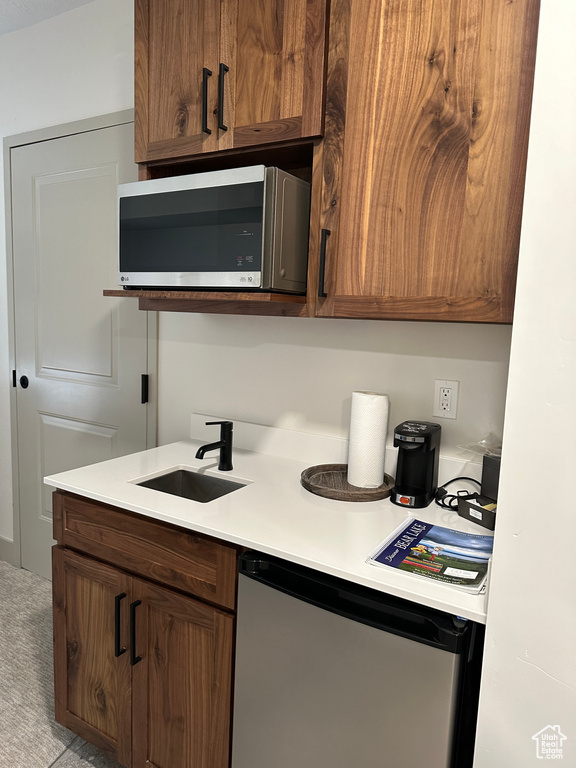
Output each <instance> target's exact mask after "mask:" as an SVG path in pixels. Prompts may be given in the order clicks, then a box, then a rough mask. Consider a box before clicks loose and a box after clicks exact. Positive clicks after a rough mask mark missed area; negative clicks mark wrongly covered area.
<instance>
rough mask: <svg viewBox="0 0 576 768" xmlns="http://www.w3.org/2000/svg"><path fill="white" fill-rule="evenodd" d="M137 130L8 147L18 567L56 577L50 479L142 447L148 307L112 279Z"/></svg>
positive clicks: (109, 130)
mask: <svg viewBox="0 0 576 768" xmlns="http://www.w3.org/2000/svg"><path fill="white" fill-rule="evenodd" d="M132 157H133V125H132V124H131V123H128V124H124V125H117V126H113V127H109V128H103V129H100V130H94V131H90V132H85V133H79V134H75V135H72V136H66V137H63V138H58V139H52V140H49V141H43V142H38V143H34V144H28V145H25V146H21V147H15V148H13V149H12V153H11V168H12V206H13V254H14V307H15V347H16V366H17V370H16V386H17V419H18V465H19V499H20V531H21V553H22V566H23V567H24V568H27V569H28V570H31V571H34V572H36V573H39V574H41V575H44V576H49V574H50V547H51V545H52V543H53V542H52V512H51V490H50V489H48V488H46V487H44V486H43V483H42V478H43V477H44V476H45V475H47V474H52V473H54V472H60V471H64V470H68V469H72V468H75V467H78V466H83V465H86V464H92V463H94V462H98V461H103V460H105V459H110V458H113V457H115V456H120V455H122V454H126V453H132V452H134V451H139V450H144V449H145V448H146V447H147V446H146V436H147V411H148V408H147V406H146V405H144V404H142V402H141V400H142V398H141V376H142V374H145V373H147V369H148V359H147V351H148V341H147V335H148V331H147V323H148V317H147V313H146V312H140V311H139V310H138V309H137V304H136V301H135V300H134V299H129V298H126V299H114V298H106V297H104V296H103V295H102V291H103V289H104V288H113V287H114V286H115V285H116V247H117V246H116V238H117V221H116V219H117V215H116V187H117V184H118V183H121V182H126V181H134V180H136V178H137V166H136V165H135V164H134V162H133V160H132Z"/></svg>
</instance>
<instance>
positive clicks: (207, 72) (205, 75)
mask: <svg viewBox="0 0 576 768" xmlns="http://www.w3.org/2000/svg"><path fill="white" fill-rule="evenodd" d="M209 77H212V70H210V69H207V68H206V67H203V68H202V133H207V134H211V133H212V131H211V130H210V128H208V78H209Z"/></svg>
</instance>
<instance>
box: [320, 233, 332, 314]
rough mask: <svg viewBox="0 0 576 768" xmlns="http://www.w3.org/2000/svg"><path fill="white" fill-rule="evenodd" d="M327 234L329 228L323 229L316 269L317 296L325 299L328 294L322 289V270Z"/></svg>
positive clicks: (324, 262) (324, 267)
mask: <svg viewBox="0 0 576 768" xmlns="http://www.w3.org/2000/svg"><path fill="white" fill-rule="evenodd" d="M329 234H330V230H329V229H323V230H322V236H321V238H320V267H319V269H318V298H320V299H325V298H326V297H327V296H328V294H327V293H326V291H325V290H324V272H325V270H326V240H327V239H328V235H329Z"/></svg>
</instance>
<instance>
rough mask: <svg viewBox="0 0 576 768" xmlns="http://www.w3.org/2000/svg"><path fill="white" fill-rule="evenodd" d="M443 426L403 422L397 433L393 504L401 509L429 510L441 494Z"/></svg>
mask: <svg viewBox="0 0 576 768" xmlns="http://www.w3.org/2000/svg"><path fill="white" fill-rule="evenodd" d="M441 429H442V428H441V427H440V424H431V423H430V422H429V421H403V422H402V424H399V425H398V426H397V427H396V429H395V430H394V447H396V448H398V464H397V467H396V484H395V485H394V488H393V489H392V494H391V496H390V501H392V502H393V503H394V504H398V505H400V506H401V507H413V508H415V509H418V508H422V507H427V506H428V504H430V502H431V501H432V500H433V498H434V496H435V495H436V491H437V490H438V459H439V455H440V432H441Z"/></svg>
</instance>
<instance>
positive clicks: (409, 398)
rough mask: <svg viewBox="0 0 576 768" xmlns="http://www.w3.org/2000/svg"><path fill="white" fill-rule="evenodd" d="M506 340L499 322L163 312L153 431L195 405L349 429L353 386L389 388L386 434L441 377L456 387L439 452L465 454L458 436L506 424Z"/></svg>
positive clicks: (429, 397) (322, 428) (173, 433)
mask: <svg viewBox="0 0 576 768" xmlns="http://www.w3.org/2000/svg"><path fill="white" fill-rule="evenodd" d="M509 341H510V329H509V328H508V327H505V326H496V327H484V326H479V325H474V326H472V325H470V326H465V325H461V324H457V325H445V324H441V323H403V322H380V321H368V320H364V321H362V320H321V319H303V318H284V317H282V318H261V317H230V316H218V315H186V314H170V313H162V314H161V315H160V349H159V390H160V392H161V398H160V403H159V440H160V442H163V443H166V442H172V441H174V440H178V439H182V438H183V437H186V436H187V435H188V424H187V421H186V416H185V415H186V414H187V413H188V412H189V411H191V410H194V411H198V412H201V413H214V414H218V415H223V416H227V417H230V418H233V419H234V418H237V419H243V420H246V421H254V422H257V423H263V424H272V425H274V426H278V427H283V428H285V429H297V430H301V431H303V432H317V433H319V434H329V435H336V436H343V437H347V436H348V428H349V422H350V400H351V393H352V392H353V391H354V390H355V389H369V390H376V391H380V392H386V393H388V395H389V397H390V403H391V408H390V424H389V427H390V431H389V439H391V431H392V429H393V427H394V426H395V425H396V424H399V423H400V422H401V421H403V420H404V419H409V418H418V419H429V420H434V419H433V416H432V404H433V394H434V379H437V378H438V379H442V378H445V379H455V380H457V381H460V399H459V410H458V418H457V420H456V421H450V420H448V419H441V420H440V423H441V424H442V429H443V435H442V453H444V454H446V455H462V456H466V457H472V454H468V453H463V452H462V451H460V450H459V449H458V445H462V444H466V443H469V442H473V441H476V442H477V441H478V440H480V439H482V438H483V437H485V436H486V435H488V434H489V433H490V432H499V433H500V435H501V434H502V422H503V417H504V410H503V408H504V393H505V389H506V378H507V372H508V356H509ZM476 458H477V457H476ZM321 460H322V459H321V457H319V461H320V462H321Z"/></svg>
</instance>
